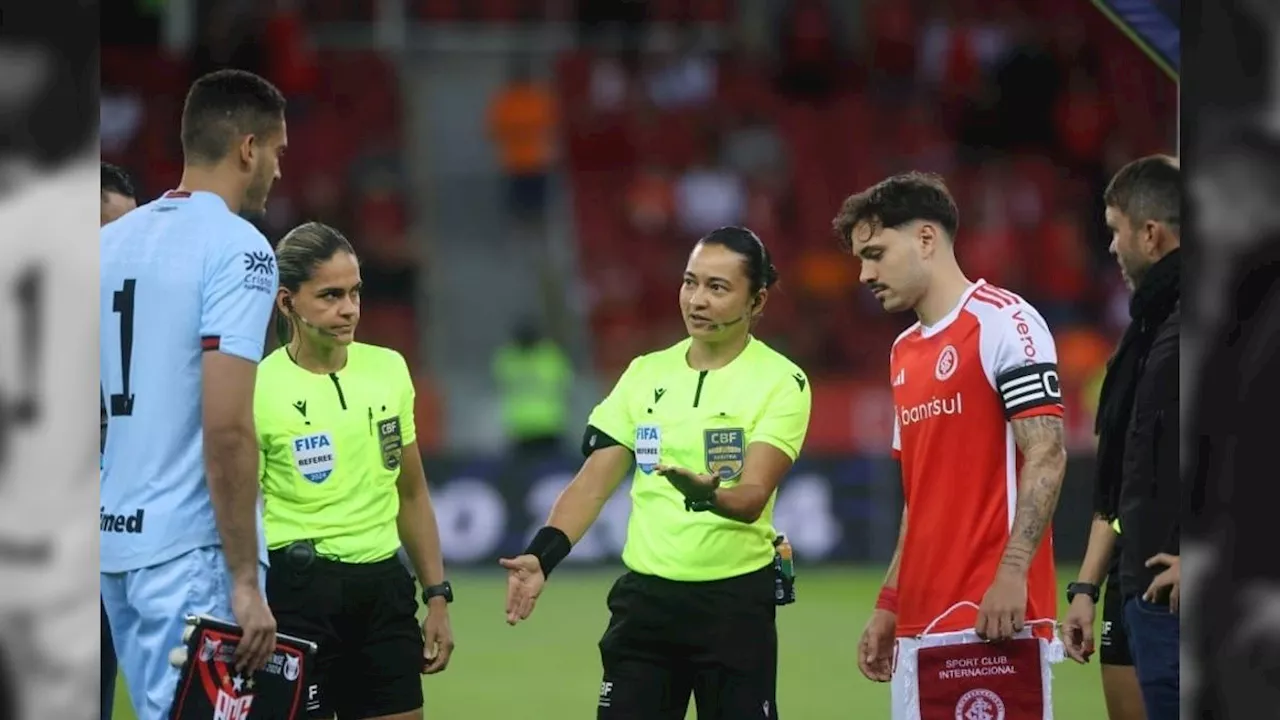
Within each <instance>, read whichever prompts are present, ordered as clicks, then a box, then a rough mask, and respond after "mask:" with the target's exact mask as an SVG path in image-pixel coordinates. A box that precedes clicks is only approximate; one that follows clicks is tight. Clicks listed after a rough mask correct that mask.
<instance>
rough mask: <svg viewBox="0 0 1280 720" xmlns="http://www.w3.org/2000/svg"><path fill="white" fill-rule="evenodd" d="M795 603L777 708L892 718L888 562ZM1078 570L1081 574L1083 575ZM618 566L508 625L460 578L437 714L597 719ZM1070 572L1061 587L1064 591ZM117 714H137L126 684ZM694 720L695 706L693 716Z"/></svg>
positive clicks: (435, 696)
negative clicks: (871, 667) (865, 654)
mask: <svg viewBox="0 0 1280 720" xmlns="http://www.w3.org/2000/svg"><path fill="white" fill-rule="evenodd" d="M799 571H800V573H801V575H800V577H799V578H798V585H797V593H798V595H799V600H798V601H797V602H796V604H795V605H790V606H787V607H784V608H779V612H778V635H779V643H780V653H781V661H780V663H779V669H778V673H779V690H778V706H779V709H780V710H781V713H782V716H783V717H785V718H788V719H789V720H849V719H850V718H888V717H889V687H888V685H880V684H876V683H871V682H869V681H867V680H866V679H864V678H863V677H862V675H861V674H860V673H859V672H858V665H857V661H856V658H855V652H856V647H857V642H858V637H859V635H860V633H861V632H862V625H863V623H864V622H865V621H866V617H867V615H868V613H869V612H870V609H871V607H872V605H873V604H874V602H875V597H876V594H877V592H879V586H880V580H881V578H882V577H883V569H881V568H863V567H827V568H822V569H812V568H811V569H807V570H806V569H805V568H803V567H801V568H799ZM1072 572H1074V571H1072ZM617 574H618V571H615V570H588V571H577V570H576V569H574V570H570V569H566V570H561V571H560V572H559V573H557V574H556V579H555V580H553V581H552V582H551V583H549V584H548V586H547V589H546V591H545V592H544V593H543V595H542V598H541V599H540V600H539V603H538V608H537V610H536V612H535V613H534V614H533V616H532V617H531V618H529V620H528V621H526V622H524V623H521V624H520V625H518V626H516V627H514V628H513V627H508V626H507V624H506V623H505V622H504V620H503V603H504V601H503V594H504V592H505V576H503V575H502V574H500V573H490V572H476V571H471V572H466V573H452V580H453V583H454V588H455V592H456V594H457V602H455V603H454V605H453V607H452V609H451V615H452V620H453V632H454V637H455V639H456V641H457V643H458V649H457V650H456V652H455V654H454V658H453V661H452V662H451V664H450V666H449V669H448V670H447V671H445V672H444V673H443V674H441V675H436V676H433V677H429V678H424V680H423V687H424V688H425V689H426V717H427V718H429V719H430V720H507V719H508V718H520V719H521V720H589V719H590V718H594V717H595V705H596V695H597V692H598V690H599V684H600V659H599V655H598V654H597V650H596V641H597V640H599V638H600V634H601V633H602V632H603V631H604V627H605V623H606V621H607V620H608V611H607V609H606V608H605V604H604V599H605V594H606V593H607V592H608V589H609V586H610V584H611V583H612V582H613V580H614V578H615V577H616V576H617ZM1068 579H1069V578H1068V577H1067V573H1063V574H1062V576H1061V577H1060V582H1061V584H1062V585H1063V587H1064V588H1065V585H1066V583H1067V581H1068ZM118 687H119V690H118V691H117V694H116V705H115V720H134V715H133V711H132V710H131V709H130V707H129V700H128V697H127V695H126V693H125V690H124V686H123V683H120V684H119V685H118ZM1053 695H1054V708H1055V717H1056V718H1058V720H1102V719H1103V718H1105V717H1106V710H1105V708H1104V704H1103V699H1102V687H1101V681H1100V679H1099V673H1098V665H1097V662H1096V661H1095V662H1093V663H1091V664H1089V665H1084V666H1080V665H1076V664H1075V663H1073V662H1071V661H1070V660H1068V661H1065V662H1063V663H1061V664H1059V665H1057V666H1055V668H1054V693H1053ZM694 717H695V715H694V713H693V711H692V709H691V710H690V712H689V715H688V718H690V719H692V718H694Z"/></svg>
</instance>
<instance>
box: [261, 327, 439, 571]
mask: <svg viewBox="0 0 1280 720" xmlns="http://www.w3.org/2000/svg"><path fill="white" fill-rule="evenodd" d="M413 399H414V390H413V381H412V379H411V377H410V375H409V368H408V366H407V365H406V364H405V361H404V358H403V357H401V355H400V354H399V353H397V352H396V351H394V350H389V349H387V348H382V347H376V346H373V345H364V344H361V343H352V344H351V345H350V346H349V347H348V348H347V364H346V367H344V368H343V369H342V370H341V371H339V372H336V373H330V374H320V373H313V372H310V371H308V370H304V369H303V368H300V367H298V365H297V364H295V363H294V362H293V360H292V359H290V358H289V355H288V353H287V352H286V351H285V349H284V348H280V349H278V350H276V351H275V352H273V353H271V354H270V355H268V356H267V358H266V359H264V360H263V361H262V364H261V365H259V367H258V380H257V387H256V391H255V393H254V400H253V406H254V413H253V414H254V421H255V423H256V424H257V429H258V448H259V452H260V453H261V462H260V467H261V468H262V494H263V498H264V507H263V524H264V525H265V529H266V535H267V547H268V548H270V549H273V550H274V549H276V548H280V547H284V546H285V545H288V544H289V543H291V542H294V541H297V540H314V541H315V542H316V552H317V553H319V554H320V555H323V556H326V557H330V558H333V559H336V560H340V561H342V562H348V563H368V562H377V561H379V560H385V559H386V558H388V557H390V556H392V555H394V554H395V553H396V551H397V550H398V549H399V548H400V536H399V533H398V531H397V529H396V515H397V513H398V512H399V510H400V495H399V492H398V491H397V488H396V482H397V480H398V479H399V477H400V459H401V452H402V448H403V447H404V446H405V445H407V444H409V443H412V442H414V440H415V439H416V437H417V436H416V433H415V429H414V423H413Z"/></svg>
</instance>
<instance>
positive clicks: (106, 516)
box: [98, 507, 147, 535]
mask: <svg viewBox="0 0 1280 720" xmlns="http://www.w3.org/2000/svg"><path fill="white" fill-rule="evenodd" d="M146 512H147V511H146V510H143V509H142V508H138V509H137V510H134V511H133V514H132V515H115V514H112V513H109V512H107V509H106V508H105V507H100V508H98V522H99V529H100V530H102V532H107V533H124V534H125V535H140V534H141V533H142V521H143V518H144V517H145V516H146Z"/></svg>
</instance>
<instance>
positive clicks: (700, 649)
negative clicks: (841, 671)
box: [596, 565, 778, 720]
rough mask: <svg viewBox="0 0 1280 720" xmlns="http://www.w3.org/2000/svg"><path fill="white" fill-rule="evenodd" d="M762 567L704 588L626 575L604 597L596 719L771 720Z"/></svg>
mask: <svg viewBox="0 0 1280 720" xmlns="http://www.w3.org/2000/svg"><path fill="white" fill-rule="evenodd" d="M773 591H774V573H773V566H772V565H769V566H766V567H763V568H761V569H760V570H757V571H755V572H752V573H748V574H746V575H740V576H738V577H733V578H729V579H726V580H716V581H712V582H677V581H674V580H665V579H663V578H659V577H654V576H652V575H640V574H638V573H633V572H629V573H627V574H625V575H623V576H622V577H620V578H618V581H617V582H615V583H614V584H613V589H612V590H610V591H609V610H610V612H611V613H612V617H611V618H610V620H609V628H608V629H607V630H605V633H604V637H603V638H601V639H600V659H601V661H602V663H603V665H604V681H603V682H602V683H601V684H600V700H599V703H598V708H597V710H596V718H597V720H684V717H685V711H686V710H687V708H688V707H689V696H690V694H692V695H693V697H694V700H695V702H696V703H697V708H698V720H738V719H739V718H742V719H744V720H745V719H746V718H750V719H751V720H777V718H778V701H777V697H776V695H777V683H778V632H777V627H776V625H775V624H774V618H775V614H776V611H777V605H775V604H774V593H773Z"/></svg>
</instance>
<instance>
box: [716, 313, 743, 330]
mask: <svg viewBox="0 0 1280 720" xmlns="http://www.w3.org/2000/svg"><path fill="white" fill-rule="evenodd" d="M746 319H747V318H746V316H745V315H742V316H739V317H737V318H734V319H733V320H729V321H728V322H722V323H709V324H708V325H707V329H708V330H710V331H712V332H717V331H720V330H723V329H725V328H728V327H733V326H734V325H737V324H738V323H740V322H742V321H743V320H746Z"/></svg>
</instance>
